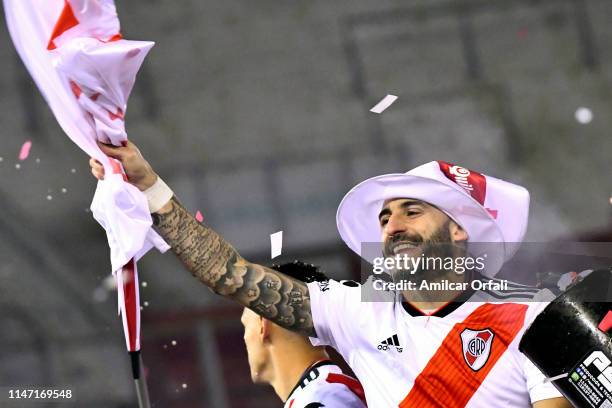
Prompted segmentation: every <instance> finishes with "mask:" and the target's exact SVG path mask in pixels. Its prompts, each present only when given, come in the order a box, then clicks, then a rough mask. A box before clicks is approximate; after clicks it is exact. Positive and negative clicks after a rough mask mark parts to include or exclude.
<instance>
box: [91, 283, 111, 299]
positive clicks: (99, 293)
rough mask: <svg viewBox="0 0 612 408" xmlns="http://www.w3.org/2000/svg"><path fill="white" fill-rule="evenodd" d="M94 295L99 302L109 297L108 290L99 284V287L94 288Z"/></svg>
mask: <svg viewBox="0 0 612 408" xmlns="http://www.w3.org/2000/svg"><path fill="white" fill-rule="evenodd" d="M92 297H93V300H94V301H96V302H98V303H102V302H104V301H106V299H107V298H108V292H107V291H106V290H104V288H103V287H101V286H98V287H97V288H95V289H94V291H93V296H92Z"/></svg>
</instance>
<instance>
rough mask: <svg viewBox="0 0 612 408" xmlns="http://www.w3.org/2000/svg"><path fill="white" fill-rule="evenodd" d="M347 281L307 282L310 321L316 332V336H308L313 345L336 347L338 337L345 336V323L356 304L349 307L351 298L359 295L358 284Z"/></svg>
mask: <svg viewBox="0 0 612 408" xmlns="http://www.w3.org/2000/svg"><path fill="white" fill-rule="evenodd" d="M349 282H350V284H349V285H347V284H346V282H344V283H341V282H338V281H335V280H329V281H325V282H311V283H309V284H308V292H309V295H310V309H311V313H312V321H313V325H314V328H315V332H316V333H317V337H310V342H311V343H312V344H313V345H314V346H332V347H334V348H337V345H338V342H339V341H340V339H341V338H342V337H346V336H344V334H347V333H345V332H346V330H347V327H346V326H345V325H346V322H347V321H350V316H349V314H350V313H352V312H353V311H354V308H355V306H356V305H353V308H351V307H350V304H351V303H352V302H351V299H352V297H354V296H355V295H356V296H359V289H358V286H359V285H358V284H357V283H354V282H352V281H349ZM353 283H354V285H353ZM357 302H358V299H357Z"/></svg>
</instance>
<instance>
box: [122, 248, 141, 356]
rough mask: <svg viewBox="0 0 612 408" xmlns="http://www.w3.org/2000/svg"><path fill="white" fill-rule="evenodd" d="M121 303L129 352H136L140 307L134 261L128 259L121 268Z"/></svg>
mask: <svg viewBox="0 0 612 408" xmlns="http://www.w3.org/2000/svg"><path fill="white" fill-rule="evenodd" d="M122 272H123V301H124V303H125V318H126V320H127V326H128V332H127V333H126V335H127V336H128V343H129V347H128V348H129V351H136V350H137V342H136V338H137V336H138V329H139V327H138V312H139V311H140V310H136V309H137V308H139V307H140V305H139V304H138V296H137V295H136V291H137V290H138V288H137V287H136V284H137V283H136V272H135V269H134V259H130V261H129V262H128V263H126V264H125V265H124V266H123V270H122Z"/></svg>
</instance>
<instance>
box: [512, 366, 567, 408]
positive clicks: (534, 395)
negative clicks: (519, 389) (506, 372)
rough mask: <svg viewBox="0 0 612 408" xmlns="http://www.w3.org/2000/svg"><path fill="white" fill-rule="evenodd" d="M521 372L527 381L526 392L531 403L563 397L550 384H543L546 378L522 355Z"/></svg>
mask: <svg viewBox="0 0 612 408" xmlns="http://www.w3.org/2000/svg"><path fill="white" fill-rule="evenodd" d="M522 358H523V359H524V362H523V372H524V374H525V379H526V381H527V390H528V391H529V398H530V399H531V403H534V402H536V401H540V400H545V399H549V398H559V397H563V395H562V394H561V393H560V392H559V390H557V388H555V386H554V385H553V384H552V383H551V382H545V380H546V376H545V375H544V374H542V372H541V371H540V370H539V369H538V368H537V367H536V366H535V365H534V364H533V363H532V362H531V361H529V359H528V358H527V357H525V355H522Z"/></svg>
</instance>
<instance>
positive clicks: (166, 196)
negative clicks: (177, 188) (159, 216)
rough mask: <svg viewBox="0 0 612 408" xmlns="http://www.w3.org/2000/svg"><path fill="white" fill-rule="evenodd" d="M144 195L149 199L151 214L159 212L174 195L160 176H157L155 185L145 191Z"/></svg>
mask: <svg viewBox="0 0 612 408" xmlns="http://www.w3.org/2000/svg"><path fill="white" fill-rule="evenodd" d="M143 193H144V195H145V196H146V197H147V203H148V204H149V212H150V213H155V212H157V211H159V210H160V209H161V208H162V207H163V206H164V205H166V203H168V201H170V199H171V198H172V196H173V195H174V193H173V192H172V190H170V187H168V185H167V184H166V183H164V180H162V179H161V177H159V176H157V180H155V183H153V185H152V186H151V187H149V188H147V189H146V190H145V191H143Z"/></svg>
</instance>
